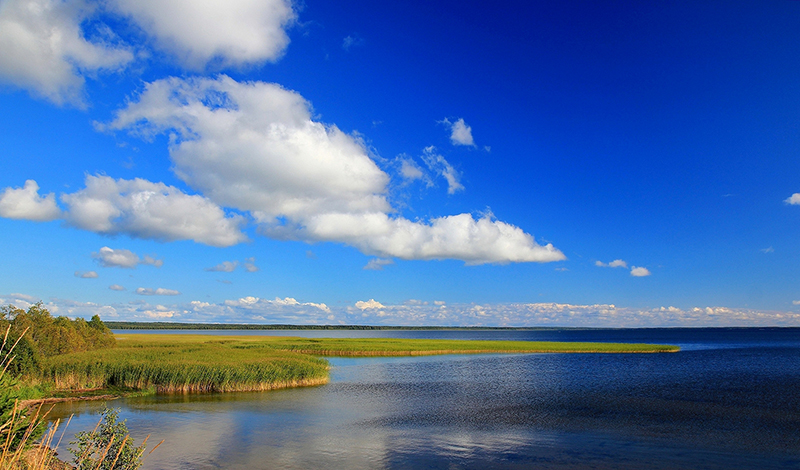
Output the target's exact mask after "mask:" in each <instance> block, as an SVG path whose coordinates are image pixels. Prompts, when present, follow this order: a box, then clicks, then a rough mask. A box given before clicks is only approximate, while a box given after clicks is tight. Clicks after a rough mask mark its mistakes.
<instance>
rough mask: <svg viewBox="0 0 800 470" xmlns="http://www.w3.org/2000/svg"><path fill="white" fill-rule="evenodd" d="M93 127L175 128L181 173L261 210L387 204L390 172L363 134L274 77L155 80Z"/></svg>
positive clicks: (206, 189) (217, 196) (215, 195)
mask: <svg viewBox="0 0 800 470" xmlns="http://www.w3.org/2000/svg"><path fill="white" fill-rule="evenodd" d="M100 127H101V128H108V129H131V130H133V131H136V132H139V133H141V134H145V135H153V134H156V133H161V132H165V133H170V134H172V133H174V134H175V138H174V139H173V142H172V144H171V145H170V149H169V150H170V156H171V157H172V160H173V162H174V164H175V171H176V173H177V175H178V176H179V177H180V178H181V179H183V180H184V181H186V182H187V183H188V184H189V185H191V186H192V187H193V188H195V189H197V190H199V191H201V192H202V193H203V194H204V195H205V196H207V197H209V198H210V199H211V200H213V201H215V202H216V203H217V204H220V205H223V206H226V207H235V208H238V209H241V210H248V211H252V212H254V213H255V214H256V215H257V216H259V217H260V218H261V219H263V220H272V219H273V218H275V217H277V216H303V215H307V214H314V213H319V212H329V211H347V212H351V211H368V210H380V211H388V210H390V207H389V204H388V202H387V201H386V198H385V192H386V185H387V183H388V181H389V178H388V176H387V175H386V174H385V173H384V172H383V171H381V170H380V169H379V168H378V166H377V165H376V164H375V162H373V161H372V159H370V157H369V156H368V154H367V151H366V149H365V147H364V145H363V143H361V142H360V140H358V139H357V138H354V137H353V136H350V135H347V134H345V133H343V132H342V131H340V130H339V129H338V128H337V127H336V126H328V125H325V124H322V123H319V122H315V121H313V120H312V119H311V108H310V105H309V103H308V102H307V101H306V100H305V99H303V97H302V96H300V95H299V94H297V93H295V92H293V91H288V90H285V89H283V88H281V87H280V86H279V85H276V84H272V83H263V82H251V83H239V82H236V81H235V80H233V79H231V78H229V77H227V76H224V75H223V76H220V77H219V78H216V79H208V78H194V79H187V80H183V79H179V78H168V79H164V80H158V81H155V82H152V83H149V84H147V85H146V86H145V90H144V92H142V93H141V94H140V95H139V96H138V99H137V100H136V101H132V102H130V103H129V104H128V106H127V107H126V108H124V109H122V110H120V111H118V112H117V114H116V117H115V119H114V120H113V121H112V122H111V123H110V124H109V125H107V126H100Z"/></svg>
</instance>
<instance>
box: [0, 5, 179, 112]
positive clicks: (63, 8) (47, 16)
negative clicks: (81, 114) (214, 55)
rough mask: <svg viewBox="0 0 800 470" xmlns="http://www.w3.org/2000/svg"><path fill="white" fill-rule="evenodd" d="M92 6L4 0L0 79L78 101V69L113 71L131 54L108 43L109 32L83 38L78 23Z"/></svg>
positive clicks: (52, 97)
mask: <svg viewBox="0 0 800 470" xmlns="http://www.w3.org/2000/svg"><path fill="white" fill-rule="evenodd" d="M96 8H97V4H96V3H95V2H89V1H82V0H66V1H64V0H5V1H4V2H3V3H2V4H0V81H4V82H6V83H10V84H12V85H15V86H18V87H20V88H24V89H27V90H29V91H31V92H33V93H34V94H36V95H39V96H42V97H44V98H46V99H48V100H50V101H53V102H54V103H56V104H72V105H76V106H79V107H82V106H84V105H85V100H84V91H83V84H84V81H85V80H84V75H86V74H93V73H96V72H98V71H116V70H118V69H120V68H122V67H124V66H125V65H127V64H128V63H129V62H131V61H132V60H133V57H134V56H133V53H132V52H131V51H130V50H129V49H128V48H125V47H122V46H118V45H115V44H113V42H114V41H113V37H112V38H104V39H96V40H93V41H89V40H87V39H86V35H85V34H84V32H83V31H82V30H81V23H83V22H84V21H86V20H87V19H89V18H90V17H92V16H93V15H94V13H95V11H96ZM176 23H177V22H176Z"/></svg>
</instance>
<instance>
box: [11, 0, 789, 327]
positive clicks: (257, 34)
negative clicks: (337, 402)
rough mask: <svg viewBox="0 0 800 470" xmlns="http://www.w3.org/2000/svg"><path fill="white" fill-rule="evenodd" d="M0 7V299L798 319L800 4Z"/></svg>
mask: <svg viewBox="0 0 800 470" xmlns="http://www.w3.org/2000/svg"><path fill="white" fill-rule="evenodd" d="M383 3H385V2H377V3H376V2H360V1H347V2H337V3H335V4H332V3H330V2H317V1H312V0H309V1H305V2H303V3H291V2H290V1H288V0H264V1H259V2H250V1H245V0H229V1H226V2H218V1H206V2H188V1H179V0H160V1H150V0H147V1H145V0H139V1H133V0H109V1H105V2H91V1H76V0H66V1H51V0H36V1H21V0H2V1H0V109H2V110H3V112H2V113H0V154H1V155H2V158H0V256H2V258H3V260H4V262H3V263H2V266H1V267H0V302H2V303H3V304H8V303H13V304H15V305H18V306H21V307H25V306H27V305H29V304H30V303H31V302H36V301H42V302H43V303H44V304H45V305H46V306H48V308H50V309H51V310H52V311H54V312H55V313H57V314H62V315H69V316H91V315H93V314H95V313H99V314H100V315H101V317H102V318H103V319H105V320H141V321H145V320H162V321H200V322H246V323H251V322H252V323H297V324H306V323H327V324H342V323H344V324H387V325H489V326H614V327H626V326H630V327H633V326H736V325H742V326H753V325H778V326H784V325H791V326H800V285H799V284H798V280H800V242H798V236H797V234H798V227H800V158H798V157H800V60H798V58H800V28H798V27H797V25H798V24H800V3H798V2H790V1H775V2H670V3H668V4H652V5H651V4H649V2H605V3H596V2H555V3H553V2H510V3H509V2H507V3H504V4H503V5H502V6H487V5H486V4H485V3H481V2H474V3H472V2H470V3H466V4H465V3H464V2H449V1H441V2H414V1H408V2H395V3H397V4H388V5H386V4H383Z"/></svg>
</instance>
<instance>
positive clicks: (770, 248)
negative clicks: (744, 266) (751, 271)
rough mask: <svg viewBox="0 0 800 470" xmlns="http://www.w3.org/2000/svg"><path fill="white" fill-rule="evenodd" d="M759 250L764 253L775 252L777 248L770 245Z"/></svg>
mask: <svg viewBox="0 0 800 470" xmlns="http://www.w3.org/2000/svg"><path fill="white" fill-rule="evenodd" d="M758 251H760V252H762V253H774V252H775V249H774V248H772V247H771V246H770V247H767V248H762V249H760V250H758Z"/></svg>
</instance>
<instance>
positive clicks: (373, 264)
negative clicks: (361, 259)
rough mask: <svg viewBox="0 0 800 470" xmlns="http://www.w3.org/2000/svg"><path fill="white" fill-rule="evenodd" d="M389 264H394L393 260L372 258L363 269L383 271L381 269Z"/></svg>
mask: <svg viewBox="0 0 800 470" xmlns="http://www.w3.org/2000/svg"><path fill="white" fill-rule="evenodd" d="M390 264H394V260H391V259H386V258H373V259H371V260H369V263H367V264H366V266H364V269H369V270H373V271H383V267H384V266H388V265H390Z"/></svg>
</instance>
